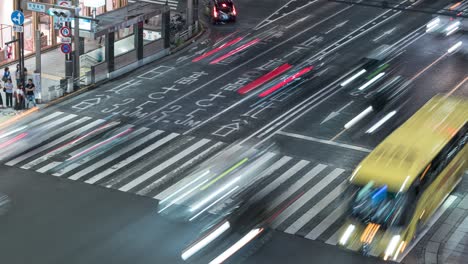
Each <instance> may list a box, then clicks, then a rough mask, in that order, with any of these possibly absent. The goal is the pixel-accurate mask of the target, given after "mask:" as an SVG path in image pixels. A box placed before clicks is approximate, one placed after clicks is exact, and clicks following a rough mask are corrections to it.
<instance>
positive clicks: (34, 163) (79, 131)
mask: <svg viewBox="0 0 468 264" xmlns="http://www.w3.org/2000/svg"><path fill="white" fill-rule="evenodd" d="M103 122H105V120H103V119H98V120H96V121H94V122H92V123H89V124H87V125H86V126H84V127H81V128H80V129H77V130H75V131H73V132H71V133H69V134H68V135H65V136H63V137H61V138H59V139H57V140H54V141H53V142H54V144H53V145H55V144H57V143H60V142H63V141H65V140H67V139H70V138H72V137H74V136H76V135H79V134H81V133H83V132H84V131H86V130H88V129H90V128H93V127H95V126H98V125H100V124H102V123H103ZM70 147H71V146H70ZM67 149H68V148H66V147H64V148H63V149H60V150H59V151H52V153H47V154H45V155H43V156H41V157H39V158H37V159H35V160H33V161H31V162H29V163H27V164H25V165H23V166H21V168H22V169H26V170H28V169H31V168H32V167H34V166H36V165H38V164H39V163H42V162H44V161H46V160H47V159H49V158H50V157H52V156H53V155H55V154H58V153H61V152H63V151H65V150H67ZM15 164H16V163H15Z"/></svg>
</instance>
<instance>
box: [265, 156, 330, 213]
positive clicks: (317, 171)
mask: <svg viewBox="0 0 468 264" xmlns="http://www.w3.org/2000/svg"><path fill="white" fill-rule="evenodd" d="M326 167H327V165H324V164H320V163H319V164H318V165H316V166H315V167H314V168H313V169H311V170H310V171H309V172H307V173H306V174H305V175H304V176H303V177H302V178H300V179H299V180H298V181H297V182H295V183H294V184H293V185H291V186H290V187H289V188H288V189H287V190H286V192H283V193H282V194H281V195H280V196H278V197H276V198H275V199H274V200H273V201H272V202H271V204H269V205H268V207H267V210H272V209H274V208H276V207H277V206H278V205H280V204H281V203H282V202H283V201H286V199H287V198H288V197H289V196H291V195H292V194H293V193H295V192H297V191H298V190H299V189H300V188H302V187H303V186H304V185H305V184H306V183H308V182H310V181H311V180H312V179H313V178H315V176H317V175H319V174H320V172H322V171H323V170H324V169H325V168H326Z"/></svg>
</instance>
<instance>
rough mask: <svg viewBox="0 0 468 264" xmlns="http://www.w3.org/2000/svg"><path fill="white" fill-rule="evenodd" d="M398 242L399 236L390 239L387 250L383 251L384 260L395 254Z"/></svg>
mask: <svg viewBox="0 0 468 264" xmlns="http://www.w3.org/2000/svg"><path fill="white" fill-rule="evenodd" d="M399 241H400V235H395V236H393V237H392V239H391V240H390V243H389V244H388V246H387V250H385V257H384V260H386V259H388V257H389V256H391V255H392V254H393V252H395V249H396V247H397V245H398V242H399Z"/></svg>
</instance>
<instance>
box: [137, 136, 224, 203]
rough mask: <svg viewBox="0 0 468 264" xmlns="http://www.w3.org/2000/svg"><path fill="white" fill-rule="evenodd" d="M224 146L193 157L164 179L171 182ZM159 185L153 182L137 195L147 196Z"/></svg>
mask: <svg viewBox="0 0 468 264" xmlns="http://www.w3.org/2000/svg"><path fill="white" fill-rule="evenodd" d="M222 145H224V143H223V142H218V143H216V144H214V145H212V146H210V147H209V148H207V149H205V150H204V151H203V152H201V153H199V154H197V155H196V156H195V157H193V158H191V159H190V160H188V161H186V162H185V163H184V164H182V165H181V166H179V167H178V168H177V169H175V170H173V171H171V172H170V173H168V174H166V175H164V179H165V180H166V181H167V180H169V179H171V178H174V177H175V176H176V175H177V173H178V172H181V171H184V170H186V169H188V168H189V167H190V166H192V165H195V163H196V162H197V161H198V160H199V159H201V158H203V157H205V156H206V155H208V154H209V153H210V152H211V151H213V150H215V149H218V148H219V147H220V146H222ZM159 183H160V182H153V183H152V184H150V185H148V186H146V187H145V188H143V189H142V190H141V191H139V192H137V194H138V195H146V194H148V193H149V192H151V191H152V190H154V189H156V188H158V186H159V185H160V184H159ZM154 198H156V199H159V198H157V196H155V197H154ZM161 200H162V199H161Z"/></svg>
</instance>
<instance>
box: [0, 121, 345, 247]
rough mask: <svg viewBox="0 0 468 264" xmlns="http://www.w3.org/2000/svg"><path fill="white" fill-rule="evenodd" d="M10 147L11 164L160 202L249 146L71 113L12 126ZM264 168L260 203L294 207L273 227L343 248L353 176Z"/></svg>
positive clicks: (276, 156)
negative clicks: (216, 159)
mask: <svg viewBox="0 0 468 264" xmlns="http://www.w3.org/2000/svg"><path fill="white" fill-rule="evenodd" d="M23 127H25V128H23ZM26 132H27V135H26V136H25V137H23V138H21V140H19V141H12V139H15V138H17V135H18V134H20V133H26ZM4 135H6V136H5V137H3V138H2V136H4ZM6 143H8V144H9V145H8V148H6V151H3V152H2V153H1V154H2V156H1V160H2V161H3V162H4V163H5V164H6V165H8V166H16V167H20V168H22V169H25V170H34V171H37V172H39V173H45V174H49V175H53V176H54V177H60V178H67V179H69V180H73V181H82V182H85V183H88V184H94V185H99V186H102V187H104V188H112V189H117V190H120V191H123V192H130V193H135V194H138V195H144V196H148V197H152V198H155V199H159V200H163V199H165V198H167V197H169V196H170V195H171V194H173V193H174V192H175V191H176V190H177V189H178V188H180V186H183V185H184V182H188V181H190V179H188V177H185V176H186V175H187V173H188V172H189V171H190V170H192V169H194V168H195V166H197V165H198V164H200V163H201V162H203V161H205V160H207V159H209V158H211V157H213V156H215V155H217V154H218V153H220V152H223V153H225V152H226V151H228V152H231V153H235V152H236V151H237V150H239V149H240V148H241V147H240V146H238V145H235V146H234V147H232V146H231V147H230V148H229V149H228V150H226V149H227V147H228V144H227V143H224V142H219V141H215V140H212V139H208V138H197V137H193V136H188V135H182V134H179V133H174V132H169V131H163V130H158V129H153V128H148V127H136V126H133V125H130V124H124V123H122V122H120V121H119V120H118V119H115V120H110V119H109V120H105V119H95V118H92V117H88V116H79V115H76V114H69V113H64V112H53V113H48V114H47V115H43V116H39V118H36V119H35V120H34V121H32V122H29V123H27V122H25V124H20V123H18V124H15V125H14V126H11V127H8V128H4V129H3V130H2V131H0V144H6ZM258 168H266V169H264V170H263V171H262V172H261V173H260V174H259V175H258V179H262V180H261V181H260V180H259V181H258V182H259V184H258V186H257V187H256V192H255V194H254V195H253V196H252V199H251V200H252V203H253V201H264V204H265V205H266V210H268V211H278V209H279V208H280V207H282V206H284V204H285V202H288V201H293V202H291V203H290V204H289V206H288V207H286V208H284V210H281V213H279V214H278V216H277V217H276V218H275V220H274V221H273V223H272V227H273V228H275V229H278V230H281V231H284V232H286V233H290V234H296V235H300V236H303V237H306V238H309V239H313V240H322V241H328V242H330V243H336V241H337V234H336V232H337V231H338V229H339V227H340V221H342V220H343V219H344V218H345V212H346V203H345V202H344V200H343V197H340V194H342V193H343V189H344V187H345V185H346V178H347V177H348V176H349V175H348V173H347V171H346V170H344V169H341V168H336V167H333V166H331V165H328V164H321V163H317V162H315V161H311V160H303V159H299V158H297V157H292V156H287V155H282V154H280V153H277V152H268V151H267V152H266V153H265V154H264V155H263V156H261V157H260V158H258V159H257V160H256V163H254V164H252V165H251V169H252V170H257V169H258ZM257 188H258V189H257ZM330 239H332V240H330Z"/></svg>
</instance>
